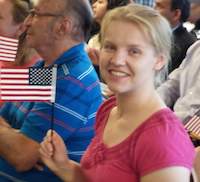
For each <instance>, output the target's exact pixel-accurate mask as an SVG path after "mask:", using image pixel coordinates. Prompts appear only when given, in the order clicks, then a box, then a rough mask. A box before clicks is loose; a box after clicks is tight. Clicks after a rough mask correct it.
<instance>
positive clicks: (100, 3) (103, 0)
mask: <svg viewBox="0 0 200 182" xmlns="http://www.w3.org/2000/svg"><path fill="white" fill-rule="evenodd" d="M107 5H108V1H107V0H96V1H95V2H94V3H93V4H92V9H93V12H94V19H95V20H96V22H97V23H99V24H100V23H101V21H102V19H103V17H104V15H105V14H106V11H107Z"/></svg>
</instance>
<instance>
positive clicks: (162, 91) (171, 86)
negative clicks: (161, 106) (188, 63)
mask: <svg viewBox="0 0 200 182" xmlns="http://www.w3.org/2000/svg"><path fill="white" fill-rule="evenodd" d="M181 71H182V70H181V69H180V68H178V69H176V70H174V71H173V72H172V73H171V74H170V75H169V78H168V80H167V81H166V82H165V83H163V84H161V86H160V87H158V89H157V91H158V93H159V95H160V96H161V98H162V99H163V101H164V102H165V104H166V105H167V106H168V107H173V105H174V103H175V102H176V100H177V99H178V97H179V96H180V88H179V86H180V74H181Z"/></svg>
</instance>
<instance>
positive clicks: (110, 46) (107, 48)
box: [103, 45, 114, 51]
mask: <svg viewBox="0 0 200 182" xmlns="http://www.w3.org/2000/svg"><path fill="white" fill-rule="evenodd" d="M103 48H104V49H105V50H108V51H111V50H114V46H112V45H104V47H103Z"/></svg>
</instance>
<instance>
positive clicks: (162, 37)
mask: <svg viewBox="0 0 200 182" xmlns="http://www.w3.org/2000/svg"><path fill="white" fill-rule="evenodd" d="M116 20H118V21H127V22H130V23H134V24H136V25H138V26H139V27H140V29H141V30H143V32H144V34H145V35H146V36H147V37H149V40H150V42H151V44H152V46H153V47H154V49H155V53H156V54H160V55H162V56H163V58H164V60H165V61H166V64H165V66H164V67H163V68H162V69H161V70H159V71H156V76H155V85H156V86H157V85H159V84H160V82H162V81H163V80H164V79H165V78H166V75H167V72H168V71H167V70H168V69H167V68H168V62H169V60H170V51H171V39H172V31H171V27H170V25H169V23H168V21H167V20H166V19H165V18H164V17H163V16H161V15H160V14H159V13H158V12H157V11H156V10H154V9H152V8H150V7H147V6H142V5H138V4H130V5H127V6H124V7H119V8H115V9H113V10H110V11H109V12H108V13H107V14H106V15H105V17H104V18H103V21H102V25H101V32H100V42H101V45H102V43H103V41H104V34H105V32H106V30H107V28H108V27H109V24H110V23H111V22H112V21H116Z"/></svg>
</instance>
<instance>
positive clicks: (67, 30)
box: [57, 17, 73, 37]
mask: <svg viewBox="0 0 200 182" xmlns="http://www.w3.org/2000/svg"><path fill="white" fill-rule="evenodd" d="M57 26H58V27H57V33H58V35H60V36H61V37H62V36H64V35H70V34H71V32H72V29H73V23H72V20H71V19H70V18H68V17H64V18H63V19H62V20H61V21H60V22H58V25H57Z"/></svg>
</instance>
